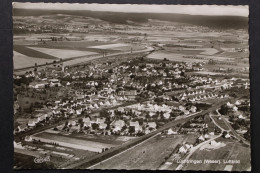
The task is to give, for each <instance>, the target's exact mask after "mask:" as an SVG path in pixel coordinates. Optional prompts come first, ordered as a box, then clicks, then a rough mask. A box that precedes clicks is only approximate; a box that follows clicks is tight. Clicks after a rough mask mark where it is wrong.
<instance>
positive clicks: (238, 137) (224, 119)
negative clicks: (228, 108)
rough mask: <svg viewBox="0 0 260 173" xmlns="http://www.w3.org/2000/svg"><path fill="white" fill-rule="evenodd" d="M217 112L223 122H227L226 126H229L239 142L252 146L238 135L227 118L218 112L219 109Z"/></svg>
mask: <svg viewBox="0 0 260 173" xmlns="http://www.w3.org/2000/svg"><path fill="white" fill-rule="evenodd" d="M216 112H217V113H218V115H219V116H220V117H221V118H222V119H223V121H224V122H225V124H226V125H227V126H228V128H229V129H230V131H231V132H232V133H233V135H234V137H236V138H237V139H238V140H241V141H242V142H243V143H244V144H246V145H248V146H250V143H249V142H248V141H247V140H246V139H245V138H243V137H242V136H240V135H239V134H237V132H236V131H235V130H234V129H233V127H232V126H231V125H230V124H229V122H228V121H227V120H226V118H225V117H224V116H223V115H221V114H220V113H219V111H218V109H217V110H216Z"/></svg>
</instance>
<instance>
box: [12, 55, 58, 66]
mask: <svg viewBox="0 0 260 173" xmlns="http://www.w3.org/2000/svg"><path fill="white" fill-rule="evenodd" d="M13 54H14V56H13V62H14V69H20V68H25V67H31V66H34V65H35V63H37V65H41V64H46V62H47V63H50V62H53V60H52V59H44V58H34V57H29V56H26V55H23V54H21V53H19V52H16V51H13Z"/></svg>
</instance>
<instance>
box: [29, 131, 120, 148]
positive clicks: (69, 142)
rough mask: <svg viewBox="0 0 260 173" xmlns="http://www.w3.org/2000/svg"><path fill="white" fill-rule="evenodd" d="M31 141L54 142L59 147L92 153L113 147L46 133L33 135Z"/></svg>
mask: <svg viewBox="0 0 260 173" xmlns="http://www.w3.org/2000/svg"><path fill="white" fill-rule="evenodd" d="M33 139H35V140H41V141H43V142H47V143H50V142H55V143H58V144H59V145H60V146H64V147H69V148H75V149H81V150H87V151H92V152H101V151H102V149H103V148H111V147H114V146H115V145H112V144H106V143H100V142H94V141H89V140H86V139H83V138H81V139H80V138H73V137H68V136H62V135H57V134H51V133H46V132H43V133H39V134H36V135H34V136H33Z"/></svg>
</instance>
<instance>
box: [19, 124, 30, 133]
mask: <svg viewBox="0 0 260 173" xmlns="http://www.w3.org/2000/svg"><path fill="white" fill-rule="evenodd" d="M27 128H28V127H27V125H26V124H21V125H19V126H18V127H17V129H18V132H22V131H25V130H26V129H27Z"/></svg>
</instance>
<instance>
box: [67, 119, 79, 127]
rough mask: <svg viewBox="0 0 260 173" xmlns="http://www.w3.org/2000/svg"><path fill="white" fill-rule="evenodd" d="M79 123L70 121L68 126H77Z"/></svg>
mask: <svg viewBox="0 0 260 173" xmlns="http://www.w3.org/2000/svg"><path fill="white" fill-rule="evenodd" d="M76 124H77V123H76V121H74V120H71V121H69V123H68V125H72V126H75V125H76Z"/></svg>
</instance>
